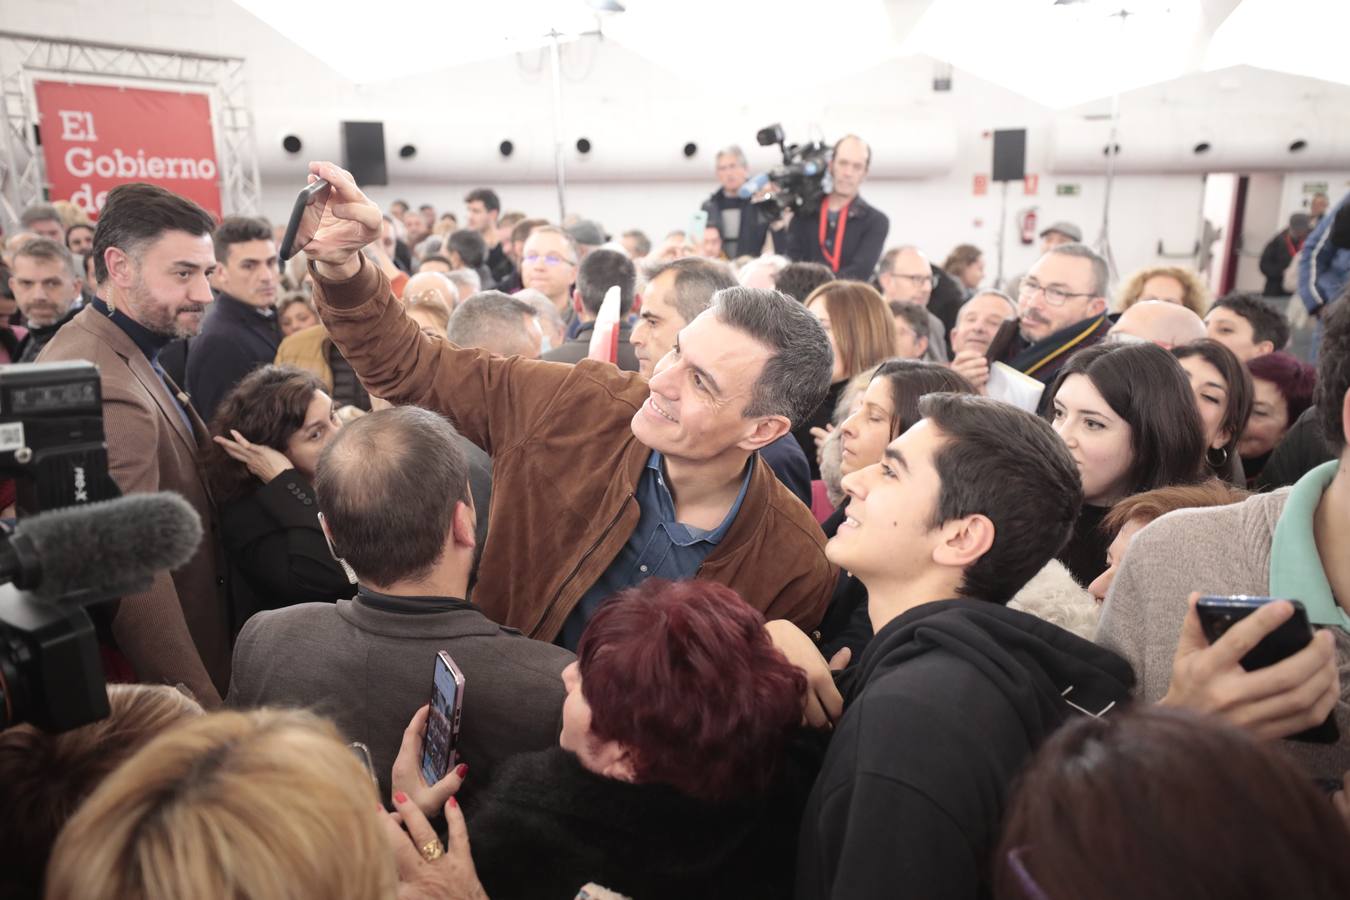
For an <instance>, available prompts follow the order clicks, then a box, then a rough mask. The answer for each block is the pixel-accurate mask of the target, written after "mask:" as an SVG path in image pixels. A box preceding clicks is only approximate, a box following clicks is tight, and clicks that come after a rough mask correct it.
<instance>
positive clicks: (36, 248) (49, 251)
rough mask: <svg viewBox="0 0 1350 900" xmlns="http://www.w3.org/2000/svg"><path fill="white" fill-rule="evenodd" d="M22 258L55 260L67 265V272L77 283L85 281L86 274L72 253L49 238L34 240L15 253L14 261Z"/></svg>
mask: <svg viewBox="0 0 1350 900" xmlns="http://www.w3.org/2000/svg"><path fill="white" fill-rule="evenodd" d="M20 256H27V257H29V258H31V259H45V260H55V261H57V262H60V263H62V264H64V265H65V267H66V271H67V272H68V273H69V274H70V277H71V278H72V279H74V280H75V281H81V280H83V279H84V273H83V272H81V271H80V268H79V266H78V265H76V264H75V257H73V256H71V254H70V251H69V250H67V249H66V248H65V247H63V246H61V245H60V244H58V243H57V242H56V241H53V240H49V239H47V238H33V239H32V240H31V241H29V242H28V243H26V244H24V245H23V246H22V247H20V248H19V249H18V250H15V251H14V259H18V258H19V257H20Z"/></svg>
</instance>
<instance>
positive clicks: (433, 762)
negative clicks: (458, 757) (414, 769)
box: [422, 653, 459, 784]
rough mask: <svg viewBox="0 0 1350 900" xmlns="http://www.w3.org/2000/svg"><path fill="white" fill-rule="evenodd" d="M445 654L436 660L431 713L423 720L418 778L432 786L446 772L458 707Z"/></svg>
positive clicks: (456, 682) (454, 685)
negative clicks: (424, 726) (424, 727)
mask: <svg viewBox="0 0 1350 900" xmlns="http://www.w3.org/2000/svg"><path fill="white" fill-rule="evenodd" d="M447 658H448V657H447V656H446V654H444V653H442V654H438V655H437V656H436V670H435V675H434V676H433V677H432V684H431V711H430V714H429V715H428V716H427V733H426V736H425V737H424V738H423V739H422V777H423V778H425V779H426V782H427V784H435V783H436V782H438V781H440V780H441V779H442V778H444V777H445V773H446V772H448V771H450V763H451V761H452V759H451V757H452V755H453V752H454V737H455V716H456V715H457V711H458V707H459V703H458V700H459V682H458V681H457V680H456V679H455V672H454V671H453V670H452V669H451V668H450V666H449V665H447V664H446V659H447Z"/></svg>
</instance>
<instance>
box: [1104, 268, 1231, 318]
mask: <svg viewBox="0 0 1350 900" xmlns="http://www.w3.org/2000/svg"><path fill="white" fill-rule="evenodd" d="M1158 276H1165V277H1167V278H1171V279H1172V280H1173V281H1176V282H1177V283H1178V284H1180V285H1181V289H1182V297H1181V305H1182V306H1184V307H1186V308H1187V309H1189V310H1190V311H1191V312H1193V313H1195V314H1196V315H1197V316H1199V317H1200V318H1202V319H1203V318H1204V317H1205V313H1206V312H1208V311H1209V304H1210V296H1209V288H1207V287H1205V283H1204V282H1203V281H1201V280H1200V276H1199V275H1197V274H1196V273H1195V272H1193V271H1192V270H1190V269H1187V268H1183V267H1181V266H1151V267H1149V268H1147V269H1140V270H1139V271H1138V272H1135V273H1134V274H1133V275H1131V276H1130V280H1129V281H1127V282H1125V284H1123V285H1121V288H1120V291H1119V293H1117V294H1116V312H1124V311H1125V310H1127V309H1129V308H1130V307H1131V306H1134V305H1135V304H1136V303H1138V302H1139V299H1140V296H1141V295H1142V294H1143V292H1144V282H1146V281H1148V280H1149V279H1150V278H1155V277H1158Z"/></svg>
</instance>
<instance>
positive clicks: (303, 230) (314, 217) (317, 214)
mask: <svg viewBox="0 0 1350 900" xmlns="http://www.w3.org/2000/svg"><path fill="white" fill-rule="evenodd" d="M331 190H332V185H330V184H329V183H328V182H326V181H324V180H323V179H322V178H320V179H317V180H316V181H312V182H310V183H309V184H307V185H305V188H304V190H302V191H301V192H300V193H299V194H298V195H297V196H296V198H295V206H293V207H291V220H290V221H289V222H287V223H286V236H285V237H283V238H282V239H281V250H280V253H279V254H278V255H279V256H280V257H281V261H282V262H286V261H287V260H289V259H290V258H291V257H292V256H294V255H295V254H297V253H299V252H300V251H301V250H303V249H305V245H306V244H308V243H309V242H310V241H311V240H312V239H313V238H314V233H315V232H316V231H318V230H319V221H320V220H321V219H323V210H324V207H325V206H327V205H328V194H329V192H330V191H331Z"/></svg>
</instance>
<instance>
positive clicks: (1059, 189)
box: [1055, 184, 1083, 197]
mask: <svg viewBox="0 0 1350 900" xmlns="http://www.w3.org/2000/svg"><path fill="white" fill-rule="evenodd" d="M1082 192H1083V186H1082V185H1081V184H1057V185H1055V194H1056V196H1059V197H1077V196H1078V195H1079V194H1081V193H1082Z"/></svg>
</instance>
